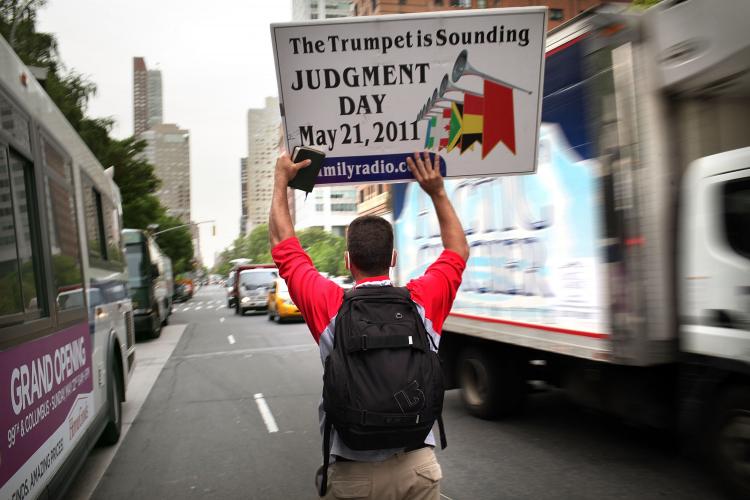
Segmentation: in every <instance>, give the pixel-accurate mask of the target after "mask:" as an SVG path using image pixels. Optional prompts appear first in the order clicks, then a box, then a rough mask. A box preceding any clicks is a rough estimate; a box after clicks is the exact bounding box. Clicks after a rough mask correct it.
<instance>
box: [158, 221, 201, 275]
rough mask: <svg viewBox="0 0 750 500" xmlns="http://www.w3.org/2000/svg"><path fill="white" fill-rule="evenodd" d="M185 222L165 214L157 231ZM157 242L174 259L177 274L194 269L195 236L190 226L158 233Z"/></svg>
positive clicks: (173, 269) (173, 263) (173, 265)
mask: <svg viewBox="0 0 750 500" xmlns="http://www.w3.org/2000/svg"><path fill="white" fill-rule="evenodd" d="M183 224H184V222H182V221H181V220H180V219H178V218H177V217H170V216H169V215H163V216H162V217H161V218H159V222H158V225H159V228H158V229H157V232H158V231H164V230H166V229H170V228H173V227H177V226H180V225H183ZM156 242H157V243H158V244H159V247H161V249H162V251H164V253H165V254H167V255H168V256H169V258H170V259H172V271H173V273H174V274H175V275H176V274H178V273H186V272H188V271H192V270H193V253H194V249H193V238H192V235H191V233H190V229H189V227H186V228H180V229H175V230H174V231H167V232H165V233H162V234H158V235H156Z"/></svg>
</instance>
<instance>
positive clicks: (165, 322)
mask: <svg viewBox="0 0 750 500" xmlns="http://www.w3.org/2000/svg"><path fill="white" fill-rule="evenodd" d="M170 308H171V306H169V305H167V304H166V303H165V310H166V311H167V314H166V315H165V316H164V321H162V322H161V326H167V325H168V324H169V315H170V314H172V311H170Z"/></svg>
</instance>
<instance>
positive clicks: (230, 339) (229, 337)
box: [227, 335, 236, 344]
mask: <svg viewBox="0 0 750 500" xmlns="http://www.w3.org/2000/svg"><path fill="white" fill-rule="evenodd" d="M227 340H228V341H229V343H230V344H234V343H235V342H236V340H234V335H227Z"/></svg>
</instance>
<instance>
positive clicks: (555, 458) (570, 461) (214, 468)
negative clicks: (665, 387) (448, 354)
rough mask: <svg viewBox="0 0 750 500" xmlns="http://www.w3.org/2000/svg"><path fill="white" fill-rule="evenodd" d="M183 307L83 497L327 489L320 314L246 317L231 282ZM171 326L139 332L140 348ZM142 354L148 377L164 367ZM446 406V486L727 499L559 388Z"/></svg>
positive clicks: (473, 490)
mask: <svg viewBox="0 0 750 500" xmlns="http://www.w3.org/2000/svg"><path fill="white" fill-rule="evenodd" d="M174 310H175V313H174V314H173V316H172V317H171V326H170V327H168V328H166V329H165V331H164V332H165V333H164V335H163V339H170V338H171V337H170V336H171V335H177V333H174V332H179V331H182V332H183V333H182V334H181V337H180V338H179V342H178V343H177V345H176V347H175V348H174V351H173V352H172V353H171V356H169V357H168V359H166V357H165V360H166V363H165V364H164V367H163V369H162V371H161V373H160V374H159V375H158V378H156V382H155V384H154V385H153V388H152V389H151V391H150V393H149V394H148V397H147V398H146V399H145V402H144V403H143V406H142V408H141V409H140V412H138V414H137V415H135V416H134V417H133V421H132V425H131V426H130V428H129V431H128V432H127V434H126V435H125V436H124V438H123V439H122V441H121V443H120V445H119V448H118V449H117V451H116V453H114V456H113V457H112V458H111V463H110V464H109V466H108V467H107V468H106V472H104V473H103V475H102V476H101V478H100V479H97V481H98V484H96V481H95V482H94V483H93V484H91V480H90V479H89V486H88V487H86V486H85V483H86V481H84V480H82V479H81V477H79V479H78V480H77V482H76V483H75V484H74V486H73V489H72V490H71V491H70V492H69V498H71V499H75V498H87V497H88V495H89V494H91V491H93V496H92V498H95V499H107V500H117V499H128V500H130V499H133V498H142V499H150V498H155V499H156V498H259V499H266V498H268V499H275V498H279V499H296V498H315V491H314V488H313V475H314V472H315V470H316V468H317V466H318V465H319V464H320V462H321V457H320V447H321V445H320V435H319V431H318V416H317V405H318V401H319V398H320V391H321V384H322V382H321V376H322V368H321V364H320V358H319V355H318V351H317V347H316V345H315V343H314V342H313V340H312V338H311V337H310V335H309V332H308V331H307V328H306V326H305V325H304V324H303V323H291V324H282V325H278V324H275V323H272V322H270V321H268V319H267V316H266V315H265V314H257V315H252V316H246V317H239V316H236V315H235V314H234V313H233V311H232V310H229V309H227V308H226V303H225V298H224V291H223V289H222V288H220V287H218V286H209V287H204V288H202V289H201V290H199V292H198V293H197V294H196V296H195V297H194V298H193V299H191V300H190V301H188V302H186V303H183V304H175V308H174ZM180 325H186V326H184V330H183V326H180ZM163 339H159V340H156V341H152V342H142V343H139V344H138V349H139V351H138V353H139V355H140V353H141V352H142V351H143V350H145V349H147V348H152V347H153V346H154V345H157V344H158V343H159V342H161V341H162V340H163ZM138 359H139V366H138V368H137V370H136V372H137V373H136V375H134V379H133V380H134V381H136V376H137V375H138V371H139V370H143V369H147V368H149V367H150V368H151V369H153V363H149V362H148V359H145V360H144V359H143V358H141V357H139V358H138ZM142 365H143V366H142ZM133 383H134V382H131V387H130V388H129V391H132V393H135V394H137V393H138V390H139V388H138V387H133V386H132V384H133ZM133 404H134V402H133V401H129V402H128V403H126V404H125V405H124V407H123V410H124V412H125V416H126V419H127V412H128V407H129V405H133ZM444 416H445V422H446V430H447V437H448V444H449V446H448V448H447V449H446V450H443V451H440V452H439V453H438V458H439V460H440V462H441V464H442V468H443V474H444V480H443V483H442V493H443V498H449V499H454V500H458V499H498V498H535V499H538V498H550V499H552V498H576V499H580V498H591V499H599V498H638V499H649V498H680V499H689V498H694V499H704V500H705V499H711V498H719V496H718V493H717V490H716V486H715V484H714V483H713V482H712V480H711V479H710V477H709V475H708V473H707V472H706V471H705V470H704V468H703V466H702V465H701V464H699V463H696V462H693V461H691V460H689V459H688V458H685V457H684V456H682V455H681V454H680V453H679V451H678V447H677V446H676V445H674V444H673V443H672V442H671V441H670V440H668V439H665V438H664V437H663V435H662V434H661V433H656V432H649V431H644V430H641V429H633V428H630V427H628V426H626V425H625V424H623V423H619V422H616V421H614V422H613V421H612V419H610V418H607V417H605V416H601V415H598V414H594V413H591V412H587V411H585V410H584V409H582V408H579V407H577V406H574V405H572V404H570V403H568V402H567V401H566V400H565V398H564V396H563V395H562V394H561V393H558V392H550V393H546V394H540V395H535V396H534V397H532V398H531V399H530V402H529V405H528V408H527V411H526V413H525V415H523V416H521V417H518V418H516V419H513V420H507V421H496V422H490V421H482V420H478V419H475V418H473V417H471V416H469V415H468V414H467V413H466V412H465V411H464V409H463V407H462V404H461V400H460V396H459V393H458V391H449V392H448V393H447V394H446V402H445V411H444ZM101 460H102V452H101V451H100V452H98V453H95V454H93V455H92V456H91V457H90V458H89V462H88V463H87V464H85V465H84V467H83V470H82V473H81V475H79V476H85V475H86V474H87V473H88V474H91V473H92V471H95V470H96V469H97V468H99V469H102V471H103V470H104V466H102V462H101ZM107 460H108V459H107ZM97 461H98V465H96V464H95V462H97ZM87 488H88V490H90V491H88V490H87Z"/></svg>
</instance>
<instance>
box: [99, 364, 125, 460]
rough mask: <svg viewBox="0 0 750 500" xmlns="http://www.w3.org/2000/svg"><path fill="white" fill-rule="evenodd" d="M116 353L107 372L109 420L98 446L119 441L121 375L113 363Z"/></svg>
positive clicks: (120, 428)
mask: <svg viewBox="0 0 750 500" xmlns="http://www.w3.org/2000/svg"><path fill="white" fill-rule="evenodd" d="M115 356H117V353H116V352H113V353H112V366H110V367H109V369H108V370H107V373H108V375H107V406H109V420H108V421H107V425H106V426H105V427H104V431H102V435H101V436H100V437H99V444H100V445H102V446H112V445H113V444H115V443H117V441H119V440H120V433H121V432H122V402H121V401H120V385H121V384H122V382H121V378H120V377H121V374H120V371H119V369H118V368H117V367H118V366H119V365H118V364H117V361H115Z"/></svg>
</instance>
